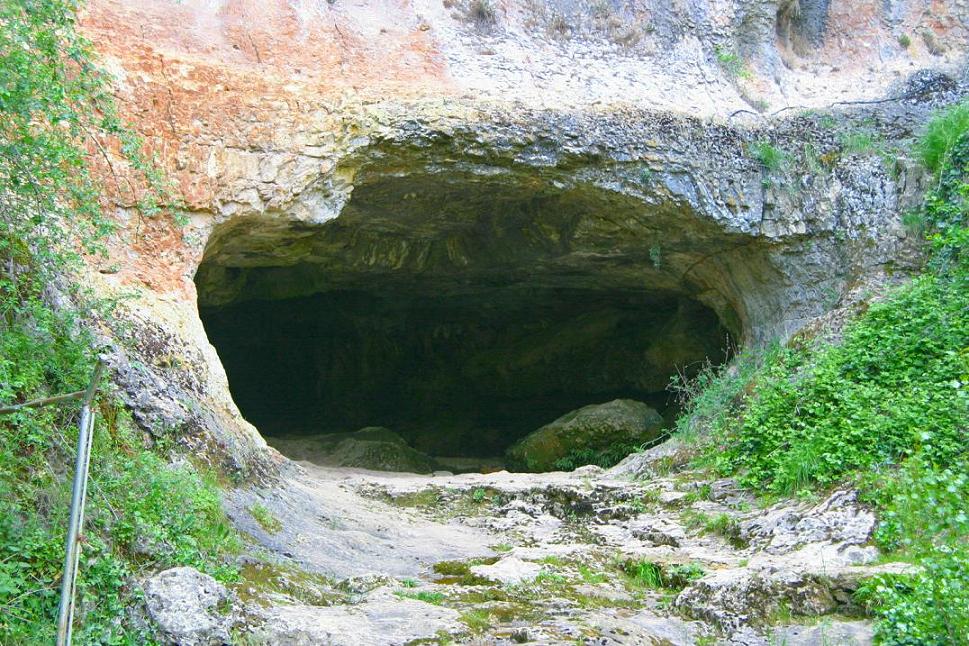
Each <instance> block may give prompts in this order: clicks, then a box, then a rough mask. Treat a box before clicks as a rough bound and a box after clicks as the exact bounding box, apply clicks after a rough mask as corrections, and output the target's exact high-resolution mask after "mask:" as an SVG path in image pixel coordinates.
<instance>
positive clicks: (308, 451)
mask: <svg viewBox="0 0 969 646" xmlns="http://www.w3.org/2000/svg"><path fill="white" fill-rule="evenodd" d="M271 443H272V445H273V447H275V448H277V449H279V451H281V452H282V453H283V454H284V455H286V456H287V457H289V458H291V459H293V460H306V461H308V462H313V463H314V464H319V465H328V466H338V467H356V468H360V469H376V470H378V471H407V472H410V473H430V472H432V471H434V470H435V469H436V468H437V467H438V465H437V463H435V462H434V460H433V459H432V458H430V457H429V456H427V455H425V454H423V453H421V452H420V451H415V450H414V449H413V448H411V447H410V446H408V444H407V442H406V441H404V438H402V437H401V436H400V435H398V434H397V433H394V432H393V431H391V430H390V429H387V428H382V427H378V426H371V427H367V428H362V429H360V430H358V431H355V432H353V433H333V434H326V435H313V436H311V437H298V436H296V437H292V436H291V437H274V438H272V440H271Z"/></svg>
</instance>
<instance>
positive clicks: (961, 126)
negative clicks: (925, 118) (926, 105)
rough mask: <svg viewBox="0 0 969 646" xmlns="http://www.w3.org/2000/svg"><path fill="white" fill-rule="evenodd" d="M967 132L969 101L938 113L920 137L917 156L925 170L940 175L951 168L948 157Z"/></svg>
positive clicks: (968, 130) (968, 127) (968, 126)
mask: <svg viewBox="0 0 969 646" xmlns="http://www.w3.org/2000/svg"><path fill="white" fill-rule="evenodd" d="M967 132H969V100H963V101H962V103H960V104H958V105H956V106H954V107H951V108H949V109H948V110H945V111H943V112H940V113H939V114H938V115H936V117H935V118H933V119H932V120H931V121H930V122H929V124H928V126H927V127H926V129H925V133H924V134H923V135H922V141H921V143H920V144H919V147H918V151H919V156H920V157H921V159H922V163H923V164H925V166H926V168H928V169H929V170H931V171H932V172H933V173H940V172H942V169H943V168H945V167H946V166H951V164H950V161H951V159H950V157H951V153H952V151H953V149H954V148H955V145H956V143H958V142H959V141H960V139H962V137H963V136H964V135H965V134H966V133H967Z"/></svg>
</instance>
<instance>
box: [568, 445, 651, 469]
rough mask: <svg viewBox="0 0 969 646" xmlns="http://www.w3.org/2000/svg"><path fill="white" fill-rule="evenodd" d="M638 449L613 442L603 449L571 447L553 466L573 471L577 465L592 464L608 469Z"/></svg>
mask: <svg viewBox="0 0 969 646" xmlns="http://www.w3.org/2000/svg"><path fill="white" fill-rule="evenodd" d="M638 450H640V447H639V446H637V445H635V444H615V445H613V446H609V447H606V448H604V449H573V450H572V451H569V453H568V455H566V456H565V457H562V458H559V459H558V460H556V461H555V464H554V465H553V467H554V468H555V469H556V470H557V471H575V470H576V469H578V468H579V467H584V466H586V465H589V464H594V465H596V466H599V467H602V468H603V469H608V468H609V467H612V466H615V465H617V464H619V462H620V461H621V460H622V459H623V458H625V457H626V456H627V455H629V454H630V453H635V452H636V451H638Z"/></svg>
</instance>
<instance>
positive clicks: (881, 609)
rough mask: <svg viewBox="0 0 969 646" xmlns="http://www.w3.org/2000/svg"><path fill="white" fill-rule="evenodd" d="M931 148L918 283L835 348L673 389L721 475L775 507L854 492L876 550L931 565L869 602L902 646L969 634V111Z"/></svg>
mask: <svg viewBox="0 0 969 646" xmlns="http://www.w3.org/2000/svg"><path fill="white" fill-rule="evenodd" d="M919 151H920V155H921V158H922V161H923V163H924V164H925V166H926V168H928V169H929V170H930V171H931V172H932V173H933V178H934V186H933V188H932V189H931V190H930V191H929V192H928V194H927V195H926V197H925V201H924V205H923V207H922V208H921V210H920V211H919V212H918V213H916V214H913V216H911V217H909V218H907V221H908V222H910V223H912V222H914V223H917V224H918V226H917V227H916V228H918V229H919V230H922V231H924V232H926V233H927V237H928V243H929V244H930V245H931V253H930V260H929V262H928V265H927V267H926V271H925V272H924V273H923V274H922V275H921V276H919V277H917V278H916V279H915V280H914V281H912V282H911V283H910V284H908V285H905V286H903V287H901V288H898V289H896V290H895V291H893V292H892V293H890V294H889V295H888V296H887V297H886V298H884V299H882V300H880V301H877V302H874V303H872V304H871V305H870V307H869V309H868V310H867V311H866V312H864V313H863V314H862V315H860V316H859V317H857V319H856V320H854V321H853V322H851V323H849V324H848V325H847V326H846V327H845V329H844V330H843V334H842V338H841V340H840V341H838V342H831V341H829V340H826V339H823V338H820V339H815V340H813V341H801V342H800V343H796V344H792V345H791V346H790V347H784V348H778V347H775V348H772V349H771V350H769V351H767V352H762V353H760V355H755V354H754V353H751V352H748V353H747V354H744V355H742V356H741V357H739V358H738V360H737V361H735V362H734V364H733V365H731V366H729V367H726V368H723V369H721V370H715V369H708V370H706V371H705V372H704V373H703V374H701V376H700V377H699V378H698V379H697V380H695V381H693V382H688V383H686V384H683V383H680V384H678V385H677V388H678V389H680V390H684V389H685V390H686V391H687V393H688V394H690V395H692V398H691V400H690V403H689V405H688V409H687V412H686V414H685V415H684V416H683V417H682V418H681V419H680V420H679V422H678V424H677V428H678V430H679V432H680V434H681V437H683V438H684V439H686V440H687V441H691V442H698V443H700V444H701V445H702V447H703V450H702V451H701V453H702V456H703V457H702V458H701V461H703V462H705V463H706V464H708V465H712V466H713V467H714V468H715V469H716V470H718V471H719V472H721V473H723V474H727V475H735V476H737V477H739V479H740V481H741V482H742V483H744V484H746V485H748V486H750V487H752V488H754V489H755V490H759V491H762V492H765V493H773V494H775V495H792V494H797V495H807V496H810V495H812V492H813V491H817V490H820V489H825V488H828V487H832V486H834V485H836V484H839V483H841V482H844V481H846V480H853V481H854V482H855V483H856V484H857V485H858V486H859V487H860V488H861V490H862V492H863V493H864V494H865V495H866V496H867V497H868V499H869V500H870V501H871V502H872V503H873V504H874V505H875V506H876V508H877V509H878V510H879V515H880V526H879V528H878V531H877V533H876V537H875V538H876V542H877V543H878V544H879V546H880V547H882V549H884V550H886V551H887V552H889V553H892V554H893V555H895V556H897V557H899V558H907V559H910V560H912V561H913V562H914V563H916V564H918V565H919V566H920V567H921V568H922V569H921V571H920V572H919V573H918V574H914V575H909V576H900V577H885V578H881V579H878V580H875V581H872V582H870V584H869V585H867V586H866V587H865V589H864V590H863V591H862V595H861V596H862V597H863V600H864V601H865V602H866V603H867V604H869V606H870V607H871V608H872V609H873V611H874V612H876V613H877V614H878V615H879V616H880V617H881V622H880V623H879V625H878V631H877V636H878V640H879V642H880V643H882V644H893V645H894V644H899V645H900V644H924V645H928V644H939V645H942V644H955V643H965V640H966V639H967V637H966V636H967V635H969V515H967V513H966V502H965V501H966V500H969V446H967V442H966V439H967V437H966V430H967V428H966V427H967V422H969V393H967V389H966V386H967V384H969V253H967V247H969V244H967V243H969V226H967V218H969V102H963V103H962V104H960V105H956V106H954V107H952V108H950V109H949V110H947V111H945V112H943V113H940V114H939V115H937V116H936V117H935V118H934V119H933V120H932V121H931V122H930V123H929V124H928V126H927V128H926V131H925V134H924V135H923V137H922V141H921V145H920V147H919ZM698 431H699V432H698Z"/></svg>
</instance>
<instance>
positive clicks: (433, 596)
mask: <svg viewBox="0 0 969 646" xmlns="http://www.w3.org/2000/svg"><path fill="white" fill-rule="evenodd" d="M394 594H395V595H397V596H398V597H400V598H401V599H414V600H416V601H423V602H424V603H429V604H431V605H435V606H439V605H441V604H442V603H443V602H444V599H445V598H446V597H445V596H444V594H443V593H441V592H430V591H428V590H398V591H397V592H395V593H394Z"/></svg>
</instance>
